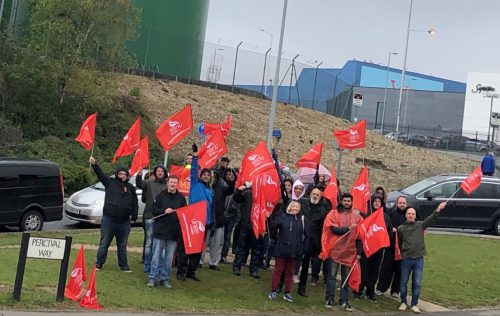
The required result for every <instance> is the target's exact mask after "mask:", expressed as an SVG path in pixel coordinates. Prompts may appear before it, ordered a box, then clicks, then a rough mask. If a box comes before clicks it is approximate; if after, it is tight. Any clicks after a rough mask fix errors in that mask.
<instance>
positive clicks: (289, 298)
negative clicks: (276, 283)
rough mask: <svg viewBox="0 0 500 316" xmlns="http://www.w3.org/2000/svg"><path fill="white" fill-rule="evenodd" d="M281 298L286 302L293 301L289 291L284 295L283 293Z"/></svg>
mask: <svg viewBox="0 0 500 316" xmlns="http://www.w3.org/2000/svg"><path fill="white" fill-rule="evenodd" d="M283 299H284V300H285V301H287V302H293V297H292V294H290V293H285V295H283Z"/></svg>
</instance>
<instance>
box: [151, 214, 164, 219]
mask: <svg viewBox="0 0 500 316" xmlns="http://www.w3.org/2000/svg"><path fill="white" fill-rule="evenodd" d="M165 215H167V213H163V214H160V215H158V216H155V217H153V218H151V219H152V220H155V219H157V218H160V217H163V216H165Z"/></svg>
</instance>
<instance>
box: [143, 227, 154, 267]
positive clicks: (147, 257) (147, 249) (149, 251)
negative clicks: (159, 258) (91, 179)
mask: <svg viewBox="0 0 500 316" xmlns="http://www.w3.org/2000/svg"><path fill="white" fill-rule="evenodd" d="M153 223H154V220H152V219H146V220H145V221H144V272H146V273H149V269H150V268H151V257H152V256H153Z"/></svg>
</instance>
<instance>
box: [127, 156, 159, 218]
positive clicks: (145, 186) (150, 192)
mask: <svg viewBox="0 0 500 316" xmlns="http://www.w3.org/2000/svg"><path fill="white" fill-rule="evenodd" d="M158 168H161V169H163V171H164V172H165V176H164V177H163V178H156V176H155V178H154V179H148V180H142V176H140V175H139V174H138V175H137V177H136V180H135V181H136V182H135V186H136V187H137V188H139V189H142V194H143V195H144V194H145V195H146V207H144V215H143V220H146V219H151V218H153V214H152V211H153V203H154V202H155V199H156V196H157V195H158V194H160V192H161V191H164V190H166V188H167V181H166V178H167V170H166V169H165V167H163V166H156V167H155V168H154V170H153V174H155V175H156V170H157V169H158Z"/></svg>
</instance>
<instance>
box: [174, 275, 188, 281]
mask: <svg viewBox="0 0 500 316" xmlns="http://www.w3.org/2000/svg"><path fill="white" fill-rule="evenodd" d="M175 278H176V279H177V280H178V281H186V276H185V275H182V274H177V275H176V276H175Z"/></svg>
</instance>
